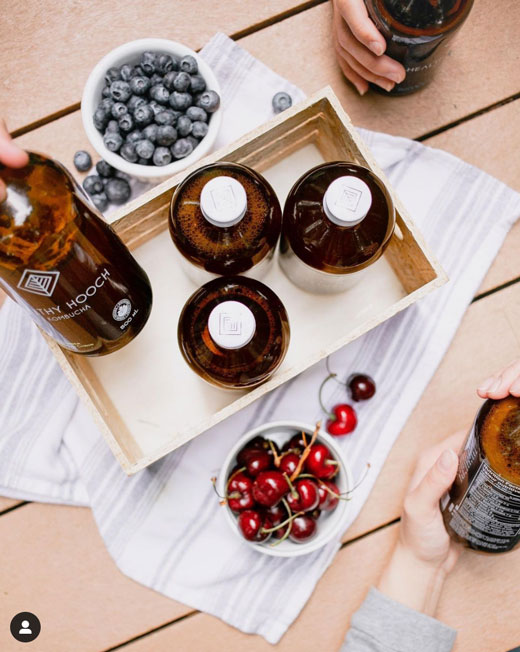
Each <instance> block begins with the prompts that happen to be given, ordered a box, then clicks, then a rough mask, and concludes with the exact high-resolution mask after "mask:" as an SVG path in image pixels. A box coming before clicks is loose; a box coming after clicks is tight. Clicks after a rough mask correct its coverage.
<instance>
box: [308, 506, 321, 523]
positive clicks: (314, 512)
mask: <svg viewBox="0 0 520 652" xmlns="http://www.w3.org/2000/svg"><path fill="white" fill-rule="evenodd" d="M320 515H321V509H318V508H316V509H313V510H312V512H309V516H311V517H312V518H313V519H314V520H315V521H317V520H318V519H319V517H320Z"/></svg>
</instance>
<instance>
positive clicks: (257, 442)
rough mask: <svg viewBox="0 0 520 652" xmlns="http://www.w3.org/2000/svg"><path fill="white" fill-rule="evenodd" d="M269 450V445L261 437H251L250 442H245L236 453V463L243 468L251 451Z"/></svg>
mask: <svg viewBox="0 0 520 652" xmlns="http://www.w3.org/2000/svg"><path fill="white" fill-rule="evenodd" d="M268 448H269V443H268V441H267V440H266V439H264V438H263V437H260V435H257V436H256V437H253V439H251V440H250V441H248V442H247V444H246V445H245V446H243V447H242V448H241V449H240V450H239V451H238V453H237V462H238V463H239V464H240V465H241V466H244V465H245V463H246V460H247V457H248V456H249V454H250V453H251V451H255V450H268Z"/></svg>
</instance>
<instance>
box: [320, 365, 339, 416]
mask: <svg viewBox="0 0 520 652" xmlns="http://www.w3.org/2000/svg"><path fill="white" fill-rule="evenodd" d="M336 376H337V374H329V375H328V376H327V378H325V380H324V381H323V382H322V383H321V385H320V389H319V392H318V401H319V403H320V407H321V409H322V410H323V411H324V412H325V414H326V415H327V416H328V417H329V419H330V420H331V421H337V419H336V416H335V415H334V414H332V412H329V411H328V410H327V408H326V407H325V406H324V405H323V399H322V393H323V388H324V387H325V385H326V384H327V382H328V381H329V380H330V379H331V378H335V377H336Z"/></svg>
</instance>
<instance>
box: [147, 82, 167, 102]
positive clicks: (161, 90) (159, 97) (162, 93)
mask: <svg viewBox="0 0 520 652" xmlns="http://www.w3.org/2000/svg"><path fill="white" fill-rule="evenodd" d="M150 97H151V98H152V100H155V101H156V102H158V103H159V104H168V98H169V97H170V93H169V92H168V91H167V90H166V88H165V87H164V86H163V85H162V84H157V85H156V86H152V88H151V89H150Z"/></svg>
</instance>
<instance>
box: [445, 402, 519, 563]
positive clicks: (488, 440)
mask: <svg viewBox="0 0 520 652" xmlns="http://www.w3.org/2000/svg"><path fill="white" fill-rule="evenodd" d="M441 507H442V513H443V518H444V523H445V525H446V528H447V530H448V532H449V534H450V536H451V537H452V538H453V539H454V540H455V541H458V542H459V543H462V544H463V545H465V546H466V547H468V548H473V549H474V550H479V551H482V552H506V551H508V550H512V549H513V548H514V547H515V545H516V544H517V543H518V542H519V541H520V398H516V397H514V396H509V397H507V398H505V399H502V400H500V401H492V400H488V401H486V402H485V403H484V405H483V406H482V408H481V409H480V411H479V412H478V414H477V417H476V419H475V422H474V424H473V427H472V428H471V430H470V432H469V435H468V438H467V440H466V443H465V445H464V448H463V450H462V453H461V454H460V457H459V469H458V473H457V477H456V479H455V482H454V484H453V486H452V487H451V489H450V491H449V492H448V493H447V494H446V495H445V496H444V498H443V499H442V501H441Z"/></svg>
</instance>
